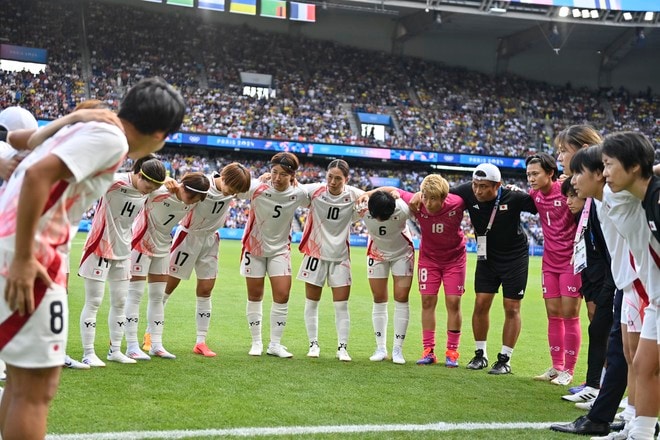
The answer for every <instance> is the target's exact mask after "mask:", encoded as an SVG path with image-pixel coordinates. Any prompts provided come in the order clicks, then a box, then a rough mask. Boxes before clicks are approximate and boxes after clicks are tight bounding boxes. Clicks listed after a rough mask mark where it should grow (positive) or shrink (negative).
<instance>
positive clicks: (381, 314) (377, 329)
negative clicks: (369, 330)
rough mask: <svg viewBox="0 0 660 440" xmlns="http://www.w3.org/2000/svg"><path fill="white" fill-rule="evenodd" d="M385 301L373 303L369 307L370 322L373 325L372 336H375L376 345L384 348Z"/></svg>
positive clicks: (385, 334) (385, 326) (385, 328)
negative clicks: (370, 307)
mask: <svg viewBox="0 0 660 440" xmlns="http://www.w3.org/2000/svg"><path fill="white" fill-rule="evenodd" d="M388 319H389V316H388V315H387V301H385V302H382V303H376V302H375V303H374V304H373V307H372V309H371V322H372V323H373V326H374V336H376V347H378V348H382V349H385V347H386V346H387V321H388Z"/></svg>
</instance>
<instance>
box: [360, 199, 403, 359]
mask: <svg viewBox="0 0 660 440" xmlns="http://www.w3.org/2000/svg"><path fill="white" fill-rule="evenodd" d="M362 215H363V220H364V224H365V225H366V227H367V230H368V232H369V244H368V247H367V277H368V278H369V286H370V287H371V293H372V295H373V298H374V307H373V315H372V320H373V325H374V334H375V335H376V351H375V352H374V354H373V355H372V356H371V357H370V358H369V360H371V361H383V360H385V359H386V358H387V348H386V344H387V300H388V292H387V284H388V278H389V274H390V273H391V274H392V279H393V283H394V286H393V293H394V301H395V303H394V340H393V343H392V362H394V363H395V364H405V363H406V360H405V358H404V357H403V342H404V340H405V339H406V332H407V330H408V322H409V320H410V308H409V305H408V296H409V294H410V287H411V286H412V279H413V274H414V270H415V267H414V266H415V247H414V246H413V242H412V237H411V236H410V231H409V230H408V226H407V222H408V220H409V219H411V218H412V214H411V212H410V209H409V208H408V205H407V203H406V202H404V201H403V200H402V199H395V198H394V196H393V195H392V194H390V192H388V191H383V190H377V191H374V192H372V193H371V194H370V196H369V203H368V212H364V211H363V212H362ZM380 304H384V306H380Z"/></svg>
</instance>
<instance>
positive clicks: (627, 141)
mask: <svg viewBox="0 0 660 440" xmlns="http://www.w3.org/2000/svg"><path fill="white" fill-rule="evenodd" d="M602 145H603V154H605V155H607V156H609V157H611V158H614V159H616V160H618V161H619V162H621V165H622V166H623V168H624V169H625V170H626V171H628V170H630V169H631V168H632V167H634V166H635V165H639V168H640V174H641V177H642V178H644V179H648V178H650V177H651V176H653V162H654V160H655V148H654V147H653V144H652V143H651V141H650V140H649V138H648V137H646V136H645V135H643V134H642V133H636V132H633V131H624V132H620V133H612V134H610V135H608V136H606V137H605V140H604V141H603V144H602Z"/></svg>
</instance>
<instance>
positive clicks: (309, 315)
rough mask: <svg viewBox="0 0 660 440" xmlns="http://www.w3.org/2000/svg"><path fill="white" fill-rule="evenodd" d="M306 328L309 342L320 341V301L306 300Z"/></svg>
mask: <svg viewBox="0 0 660 440" xmlns="http://www.w3.org/2000/svg"><path fill="white" fill-rule="evenodd" d="M305 328H306V329H307V338H308V339H309V342H310V343H312V342H316V343H317V344H318V341H319V301H314V300H313V299H305Z"/></svg>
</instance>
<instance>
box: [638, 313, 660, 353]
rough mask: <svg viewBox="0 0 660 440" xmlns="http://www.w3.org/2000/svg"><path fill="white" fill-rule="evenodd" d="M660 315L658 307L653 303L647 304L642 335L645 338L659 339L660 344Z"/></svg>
mask: <svg viewBox="0 0 660 440" xmlns="http://www.w3.org/2000/svg"><path fill="white" fill-rule="evenodd" d="M658 315H660V314H659V313H658V308H657V306H655V305H654V304H653V303H651V304H649V305H648V306H646V308H645V309H644V323H642V335H641V336H640V337H642V338H644V339H650V340H652V341H657V342H658V344H660V334H658V326H660V319H659V318H660V317H659V316H658Z"/></svg>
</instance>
